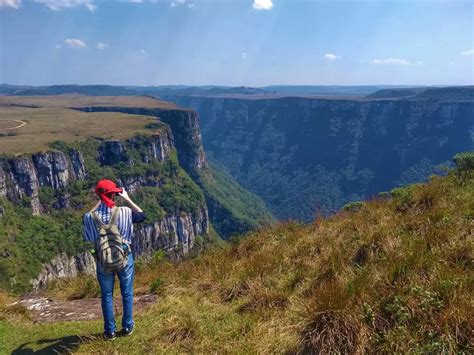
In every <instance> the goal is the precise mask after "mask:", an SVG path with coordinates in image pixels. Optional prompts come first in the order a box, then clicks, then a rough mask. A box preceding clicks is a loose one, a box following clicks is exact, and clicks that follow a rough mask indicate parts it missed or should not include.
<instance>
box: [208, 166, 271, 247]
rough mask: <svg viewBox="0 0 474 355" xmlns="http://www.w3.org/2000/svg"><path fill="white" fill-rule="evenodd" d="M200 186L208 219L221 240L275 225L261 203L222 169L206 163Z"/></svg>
mask: <svg viewBox="0 0 474 355" xmlns="http://www.w3.org/2000/svg"><path fill="white" fill-rule="evenodd" d="M200 183H201V187H202V189H203V190H204V193H205V195H206V202H207V206H208V209H209V217H210V219H211V221H212V223H213V225H214V228H215V229H216V231H217V233H219V235H220V236H222V237H223V238H224V239H229V238H230V237H232V236H234V235H240V234H243V233H246V232H248V231H251V230H255V229H257V228H261V227H264V226H269V225H271V224H272V223H274V222H275V219H274V217H273V216H272V215H271V213H270V212H269V211H268V209H267V207H266V206H265V204H264V202H263V201H262V200H261V199H260V198H259V197H258V196H256V195H254V194H252V193H250V192H249V191H247V190H245V189H244V188H242V187H241V186H240V185H239V184H238V183H237V182H236V181H235V180H234V179H233V178H232V177H231V176H229V175H228V174H227V173H226V172H225V171H224V170H223V169H222V168H220V167H218V166H216V165H214V164H213V163H210V168H209V171H205V172H202V173H201V176H200Z"/></svg>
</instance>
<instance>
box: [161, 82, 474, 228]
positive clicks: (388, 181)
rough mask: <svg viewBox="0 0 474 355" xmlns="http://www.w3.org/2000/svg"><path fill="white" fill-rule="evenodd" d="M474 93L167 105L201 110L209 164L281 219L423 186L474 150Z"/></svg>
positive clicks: (190, 100) (196, 100)
mask: <svg viewBox="0 0 474 355" xmlns="http://www.w3.org/2000/svg"><path fill="white" fill-rule="evenodd" d="M473 92H474V89H472V88H463V89H462V90H451V89H449V88H447V89H431V90H426V91H424V92H423V93H421V94H418V95H415V96H413V97H409V98H401V99H383V98H382V99H381V98H377V99H371V98H368V99H362V100H348V99H309V98H297V97H293V98H280V99H265V100H246V99H230V98H205V97H184V96H181V97H164V99H167V100H169V101H174V102H175V103H177V104H178V105H180V106H182V107H189V108H191V109H194V110H197V111H198V113H199V114H200V117H201V130H202V134H203V141H204V147H205V149H206V153H207V155H208V156H209V157H210V158H211V159H213V160H216V161H217V162H218V163H220V164H221V165H222V166H223V167H225V168H226V169H227V170H228V171H229V172H230V174H231V175H232V176H234V177H235V178H236V179H237V180H238V182H239V183H240V184H241V185H242V186H243V187H245V188H247V189H248V190H250V191H251V192H253V193H255V194H256V195H258V196H260V197H261V198H262V199H263V200H264V201H265V203H266V204H267V206H268V207H269V208H270V210H271V211H272V212H273V213H274V214H275V215H276V216H277V217H279V218H281V219H287V218H296V219H300V220H312V219H313V218H314V215H315V213H320V212H323V213H328V212H332V211H336V210H337V209H339V208H340V207H341V206H342V205H343V204H344V203H347V202H348V201H352V200H358V199H366V198H370V197H371V196H373V195H374V194H376V193H378V192H380V191H385V190H387V189H391V188H393V187H396V186H399V185H404V184H408V183H413V182H419V181H424V180H425V179H426V178H427V177H428V176H429V175H430V174H432V173H434V172H436V168H435V167H436V165H437V164H441V163H446V162H449V161H450V160H451V158H452V156H453V155H454V154H456V153H458V152H461V151H466V150H472V149H474V133H473V132H474V100H473V99H472V97H473V94H472V93H473ZM415 94H416V93H415Z"/></svg>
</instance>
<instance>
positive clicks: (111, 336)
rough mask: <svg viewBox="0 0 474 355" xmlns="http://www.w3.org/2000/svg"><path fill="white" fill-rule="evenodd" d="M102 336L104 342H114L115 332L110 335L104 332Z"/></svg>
mask: <svg viewBox="0 0 474 355" xmlns="http://www.w3.org/2000/svg"><path fill="white" fill-rule="evenodd" d="M103 335H104V338H105V339H106V340H114V339H115V338H116V336H115V332H112V333H109V332H104V334H103Z"/></svg>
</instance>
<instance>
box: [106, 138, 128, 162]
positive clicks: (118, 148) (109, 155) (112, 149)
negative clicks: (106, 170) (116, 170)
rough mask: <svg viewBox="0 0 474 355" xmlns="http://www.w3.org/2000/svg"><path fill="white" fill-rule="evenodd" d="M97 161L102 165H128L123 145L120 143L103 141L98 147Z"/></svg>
mask: <svg viewBox="0 0 474 355" xmlns="http://www.w3.org/2000/svg"><path fill="white" fill-rule="evenodd" d="M99 161H100V163H101V164H102V165H115V164H119V163H125V164H130V158H129V157H128V154H127V152H126V149H125V145H124V143H123V142H121V141H105V142H104V143H102V144H101V145H100V147H99Z"/></svg>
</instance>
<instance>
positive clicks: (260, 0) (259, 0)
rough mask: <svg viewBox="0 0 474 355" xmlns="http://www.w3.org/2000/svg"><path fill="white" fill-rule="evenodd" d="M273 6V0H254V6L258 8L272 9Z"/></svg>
mask: <svg viewBox="0 0 474 355" xmlns="http://www.w3.org/2000/svg"><path fill="white" fill-rule="evenodd" d="M272 7H273V2H272V0H254V1H253V8H254V9H256V10H271V9H272Z"/></svg>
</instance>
